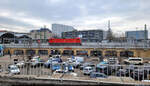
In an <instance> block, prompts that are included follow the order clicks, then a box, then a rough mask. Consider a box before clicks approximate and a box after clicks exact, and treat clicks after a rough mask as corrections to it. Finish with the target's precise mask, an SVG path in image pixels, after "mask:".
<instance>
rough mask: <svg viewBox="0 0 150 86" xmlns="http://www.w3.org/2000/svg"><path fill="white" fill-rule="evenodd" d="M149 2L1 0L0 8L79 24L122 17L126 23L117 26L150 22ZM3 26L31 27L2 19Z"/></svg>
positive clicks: (121, 0) (29, 15) (50, 19)
mask: <svg viewBox="0 0 150 86" xmlns="http://www.w3.org/2000/svg"><path fill="white" fill-rule="evenodd" d="M149 3H150V1H149V0H56V1H54V0H53V1H50V0H1V1H0V9H3V10H9V11H10V12H11V11H12V12H14V13H19V12H25V13H26V16H27V17H29V18H34V19H42V20H45V21H47V22H54V23H57V22H64V24H65V23H67V22H75V24H79V25H82V24H83V23H84V22H85V21H87V20H81V19H84V18H86V17H91V18H92V17H93V16H94V17H97V18H98V19H99V21H101V20H103V19H105V18H109V17H121V18H124V19H125V21H124V20H122V21H119V22H114V23H115V24H114V25H117V24H121V25H123V23H127V21H130V22H133V23H134V21H144V20H146V21H149V20H150V17H149V14H150V10H149V8H150V5H149ZM88 21H90V20H88ZM0 23H8V24H14V25H18V26H30V24H28V23H26V22H20V21H17V20H12V19H8V18H2V17H0ZM144 23H145V22H144ZM148 23H149V22H148ZM31 25H32V24H31ZM118 26H119V25H118Z"/></svg>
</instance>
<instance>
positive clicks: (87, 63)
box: [80, 62, 95, 70]
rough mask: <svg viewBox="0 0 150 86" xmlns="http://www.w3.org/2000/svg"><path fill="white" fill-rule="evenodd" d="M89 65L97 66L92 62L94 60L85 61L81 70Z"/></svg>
mask: <svg viewBox="0 0 150 86" xmlns="http://www.w3.org/2000/svg"><path fill="white" fill-rule="evenodd" d="M87 66H90V67H95V65H94V63H92V62H85V63H83V64H81V66H80V70H83V68H84V67H87Z"/></svg>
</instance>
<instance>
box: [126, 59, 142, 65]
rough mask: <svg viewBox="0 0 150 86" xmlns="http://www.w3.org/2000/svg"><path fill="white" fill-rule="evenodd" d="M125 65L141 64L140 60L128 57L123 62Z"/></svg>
mask: <svg viewBox="0 0 150 86" xmlns="http://www.w3.org/2000/svg"><path fill="white" fill-rule="evenodd" d="M124 63H125V64H143V59H142V58H137V57H129V58H128V59H127V60H124Z"/></svg>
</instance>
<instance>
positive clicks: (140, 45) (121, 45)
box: [2, 43, 150, 49]
mask: <svg viewBox="0 0 150 86" xmlns="http://www.w3.org/2000/svg"><path fill="white" fill-rule="evenodd" d="M2 45H3V46H4V47H5V48H65V47H71V48H144V49H148V48H150V44H148V43H146V44H145V43H137V44H133V43H93V44H90V43H83V44H82V46H50V45H49V44H40V45H38V44H2Z"/></svg>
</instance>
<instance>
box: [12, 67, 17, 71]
mask: <svg viewBox="0 0 150 86" xmlns="http://www.w3.org/2000/svg"><path fill="white" fill-rule="evenodd" d="M10 69H11V70H16V69H18V68H17V67H12V68H10Z"/></svg>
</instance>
